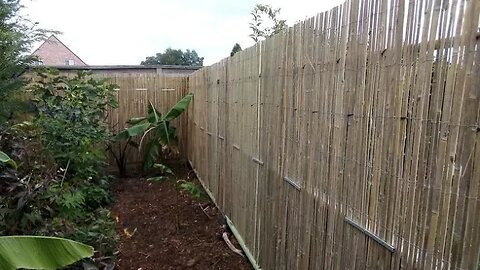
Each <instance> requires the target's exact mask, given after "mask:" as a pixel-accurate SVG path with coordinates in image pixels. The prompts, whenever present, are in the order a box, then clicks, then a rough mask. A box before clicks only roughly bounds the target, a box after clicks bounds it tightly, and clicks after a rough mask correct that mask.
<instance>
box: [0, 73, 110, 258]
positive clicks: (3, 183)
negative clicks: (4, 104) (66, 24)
mask: <svg viewBox="0 0 480 270" xmlns="http://www.w3.org/2000/svg"><path fill="white" fill-rule="evenodd" d="M30 89H31V90H32V91H31V95H32V100H33V101H34V104H36V106H37V112H36V114H35V115H34V116H33V119H32V121H31V122H24V123H21V124H16V125H11V124H9V123H5V124H4V125H2V126H0V149H2V151H4V152H5V153H3V152H2V153H3V154H6V153H7V154H8V156H9V157H11V159H10V160H7V159H6V158H5V156H4V155H3V154H0V158H2V162H0V234H2V235H12V234H32V235H47V236H59V237H66V238H71V239H74V240H77V241H80V242H83V243H86V244H89V245H92V246H94V247H95V249H96V250H97V253H96V254H97V255H98V256H104V255H112V254H113V250H114V248H115V243H116V241H117V237H116V234H115V222H114V220H113V219H112V217H111V216H110V213H109V211H108V210H107V209H105V208H104V207H105V206H106V205H107V204H109V203H110V202H112V194H111V192H110V184H111V181H112V178H111V177H110V176H108V175H106V174H105V173H104V171H105V170H104V163H105V155H104V150H103V149H105V145H106V141H107V139H108V138H109V136H111V135H110V133H109V131H108V128H107V124H106V121H105V119H106V112H107V109H108V107H114V106H116V100H115V95H114V92H113V91H114V90H113V89H114V86H113V85H110V84H107V83H105V82H104V81H100V80H94V79H92V78H90V77H88V74H85V73H81V74H79V75H77V76H75V77H73V78H67V77H64V76H60V75H58V74H57V73H55V72H51V71H49V72H43V73H40V74H39V78H38V81H37V82H35V84H33V85H32V86H31V88H30ZM13 161H15V163H13ZM14 165H18V166H14Z"/></svg>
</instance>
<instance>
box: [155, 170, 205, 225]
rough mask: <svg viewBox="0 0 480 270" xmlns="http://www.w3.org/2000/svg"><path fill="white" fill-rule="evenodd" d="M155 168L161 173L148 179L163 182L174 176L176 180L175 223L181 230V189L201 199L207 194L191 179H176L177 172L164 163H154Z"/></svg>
mask: <svg viewBox="0 0 480 270" xmlns="http://www.w3.org/2000/svg"><path fill="white" fill-rule="evenodd" d="M153 168H154V169H158V170H159V171H160V173H161V175H159V176H154V177H150V178H148V179H147V181H149V182H163V181H166V180H168V179H169V178H173V179H174V180H175V191H176V192H175V193H176V194H175V195H176V196H175V197H176V203H175V223H176V224H175V225H176V229H177V232H178V231H179V230H180V226H181V217H180V191H182V190H183V191H186V192H188V193H190V194H191V195H192V196H193V197H194V198H196V199H201V198H205V197H206V194H205V192H204V191H203V190H202V188H201V187H200V186H198V185H196V184H195V183H193V182H191V181H187V180H184V179H176V176H175V173H174V172H173V171H172V169H170V168H169V167H168V166H165V165H163V164H158V163H156V164H154V165H153Z"/></svg>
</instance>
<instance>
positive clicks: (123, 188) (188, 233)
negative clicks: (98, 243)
mask: <svg viewBox="0 0 480 270" xmlns="http://www.w3.org/2000/svg"><path fill="white" fill-rule="evenodd" d="M174 170H175V172H176V173H177V175H183V177H185V176H186V174H187V173H188V172H187V170H186V168H185V167H184V166H176V168H174ZM114 193H115V197H116V203H115V205H114V206H113V209H112V214H113V215H114V216H115V217H117V220H118V223H117V231H118V234H119V235H120V244H119V247H118V250H119V254H118V269H129V270H131V269H134V270H137V269H142V270H157V269H252V268H251V266H250V264H249V262H248V260H246V259H245V258H243V257H241V256H239V255H237V254H235V253H233V252H232V251H231V250H230V249H229V248H228V247H227V245H226V244H225V242H224V241H223V239H222V233H223V232H224V231H225V230H224V228H222V226H221V225H220V223H219V221H221V218H219V214H218V211H217V209H216V208H214V205H213V204H212V203H211V202H210V201H206V200H203V201H202V202H201V204H202V205H204V207H205V206H206V205H208V206H209V208H208V214H209V215H210V216H211V218H208V217H207V215H205V213H204V212H203V211H202V209H201V208H200V206H199V204H200V202H199V201H198V200H192V198H191V196H190V195H189V194H186V193H185V192H183V193H182V194H181V196H180V212H181V221H182V227H181V230H180V231H179V232H177V230H176V226H175V212H174V210H175V201H176V200H175V198H176V197H175V194H176V192H175V188H174V185H173V181H171V180H170V181H166V182H162V183H154V184H151V183H148V182H147V181H146V180H144V179H142V178H130V179H121V180H118V182H117V183H116V185H115V188H114ZM231 238H232V237H230V239H231ZM232 241H234V240H232ZM234 244H235V246H237V247H239V246H238V244H237V243H236V242H234Z"/></svg>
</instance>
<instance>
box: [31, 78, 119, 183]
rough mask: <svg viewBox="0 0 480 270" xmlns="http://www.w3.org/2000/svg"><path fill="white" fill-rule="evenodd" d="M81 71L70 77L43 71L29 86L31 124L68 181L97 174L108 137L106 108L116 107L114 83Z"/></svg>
mask: <svg viewBox="0 0 480 270" xmlns="http://www.w3.org/2000/svg"><path fill="white" fill-rule="evenodd" d="M88 75H89V73H86V72H81V73H79V74H77V76H75V77H73V78H67V77H65V76H60V75H58V72H55V71H51V70H47V71H42V72H40V73H39V75H38V76H39V80H38V81H37V82H35V83H34V84H33V85H32V87H31V89H32V90H33V93H34V100H35V102H36V106H37V108H38V114H37V116H36V117H35V123H36V124H37V125H38V126H39V127H41V129H42V130H43V132H42V134H41V138H42V142H43V144H44V145H45V147H46V148H47V149H48V150H49V151H50V152H51V153H52V155H53V157H54V158H55V160H56V162H57V163H58V164H59V165H60V166H62V167H63V168H66V169H68V171H67V176H68V178H69V179H70V180H77V181H84V180H85V179H87V180H90V179H91V178H96V177H98V173H97V172H98V171H99V169H100V168H101V167H102V166H103V165H104V161H105V154H104V152H105V151H104V149H105V148H106V142H107V140H108V138H109V137H110V133H109V131H108V126H107V123H106V121H105V119H106V116H107V109H108V108H114V107H117V100H116V98H115V90H114V89H115V85H112V84H107V83H106V82H105V81H104V80H95V79H93V78H91V77H89V76H88Z"/></svg>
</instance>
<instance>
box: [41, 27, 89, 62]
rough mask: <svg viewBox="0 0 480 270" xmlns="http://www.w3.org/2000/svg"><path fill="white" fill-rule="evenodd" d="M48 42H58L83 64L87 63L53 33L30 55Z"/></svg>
mask: <svg viewBox="0 0 480 270" xmlns="http://www.w3.org/2000/svg"><path fill="white" fill-rule="evenodd" d="M49 43H58V44H60V45H61V46H62V47H63V48H64V49H66V50H67V51H69V52H70V53H72V54H73V55H75V57H77V58H78V60H80V61H81V62H82V64H83V65H87V64H86V63H85V61H83V60H82V59H81V58H80V57H79V56H78V55H77V54H76V53H74V52H73V51H72V50H70V48H68V46H67V45H65V43H63V42H62V41H61V40H60V39H58V38H57V37H56V36H55V35H53V34H52V35H51V36H50V37H49V38H48V39H47V40H45V41H44V42H43V43H42V44H41V45H40V46H39V47H38V48H37V49H36V50H35V51H33V52H32V55H35V54H37V53H38V51H39V50H41V49H42V48H43V47H45V46H48V44H49Z"/></svg>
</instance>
